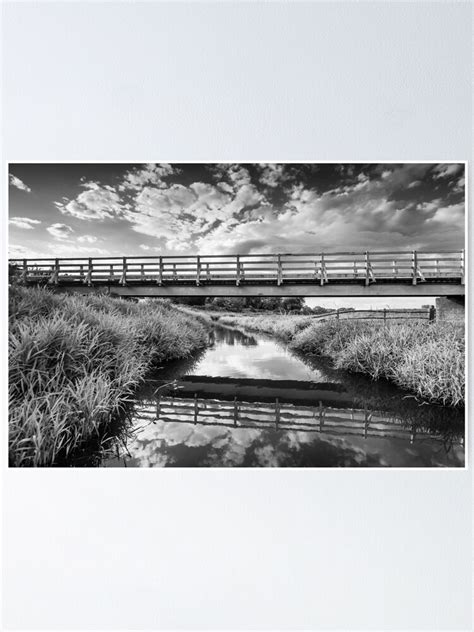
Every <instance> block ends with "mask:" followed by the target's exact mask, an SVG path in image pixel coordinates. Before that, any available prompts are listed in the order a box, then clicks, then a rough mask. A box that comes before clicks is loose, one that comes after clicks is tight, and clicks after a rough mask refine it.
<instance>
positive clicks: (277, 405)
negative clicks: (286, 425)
mask: <svg viewBox="0 0 474 632" xmlns="http://www.w3.org/2000/svg"><path fill="white" fill-rule="evenodd" d="M279 423H280V400H279V399H278V397H277V398H276V399H275V430H278V424H279Z"/></svg>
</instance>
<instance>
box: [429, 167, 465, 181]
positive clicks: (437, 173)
mask: <svg viewBox="0 0 474 632" xmlns="http://www.w3.org/2000/svg"><path fill="white" fill-rule="evenodd" d="M462 168H463V165H462V164H460V163H457V164H441V165H436V167H434V168H433V173H434V177H435V178H436V179H437V180H439V179H440V178H450V177H451V176H454V175H456V174H457V173H458V172H459V171H461V169H462Z"/></svg>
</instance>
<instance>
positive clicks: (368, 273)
mask: <svg viewBox="0 0 474 632" xmlns="http://www.w3.org/2000/svg"><path fill="white" fill-rule="evenodd" d="M369 276H370V262H369V253H368V251H367V250H366V251H365V284H366V285H369V283H370V278H369Z"/></svg>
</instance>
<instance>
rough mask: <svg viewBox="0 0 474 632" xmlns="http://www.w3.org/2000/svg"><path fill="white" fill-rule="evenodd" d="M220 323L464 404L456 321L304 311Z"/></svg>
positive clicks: (460, 340)
mask: <svg viewBox="0 0 474 632" xmlns="http://www.w3.org/2000/svg"><path fill="white" fill-rule="evenodd" d="M220 322H222V323H225V324H227V325H233V326H235V327H241V328H245V329H249V330H252V331H261V332H265V333H269V334H272V335H276V336H279V337H280V338H282V339H284V340H285V341H287V342H288V343H289V345H290V347H291V348H293V349H295V350H296V351H299V352H301V353H302V354H304V355H320V356H328V357H330V358H332V360H333V361H334V365H335V367H336V368H340V369H345V370H348V371H352V372H357V373H364V374H367V375H369V376H370V377H372V378H373V379H378V378H385V379H387V380H389V381H391V382H394V383H395V384H397V385H398V386H400V387H401V388H403V389H406V390H408V391H410V392H412V393H415V394H416V395H417V396H418V397H420V398H422V399H425V400H427V401H430V402H435V403H440V404H444V405H447V406H463V405H464V398H465V373H464V371H465V353H464V348H465V341H464V327H463V326H462V325H460V324H457V323H449V322H444V323H443V322H436V323H431V324H428V323H426V322H410V323H398V322H397V323H392V324H390V325H386V326H384V325H382V324H378V323H374V322H364V321H342V322H341V321H328V322H325V323H321V322H314V320H312V319H311V318H308V317H305V316H277V315H274V316H255V317H252V316H248V317H246V316H244V317H240V318H239V317H233V318H229V317H222V318H221V319H220Z"/></svg>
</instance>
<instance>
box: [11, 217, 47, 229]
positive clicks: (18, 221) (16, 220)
mask: <svg viewBox="0 0 474 632" xmlns="http://www.w3.org/2000/svg"><path fill="white" fill-rule="evenodd" d="M9 224H12V225H13V226H16V227H17V228H24V229H25V230H32V229H33V228H34V227H35V225H36V224H41V221H40V220H39V219H31V218H30V217H11V218H10V220H9Z"/></svg>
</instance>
